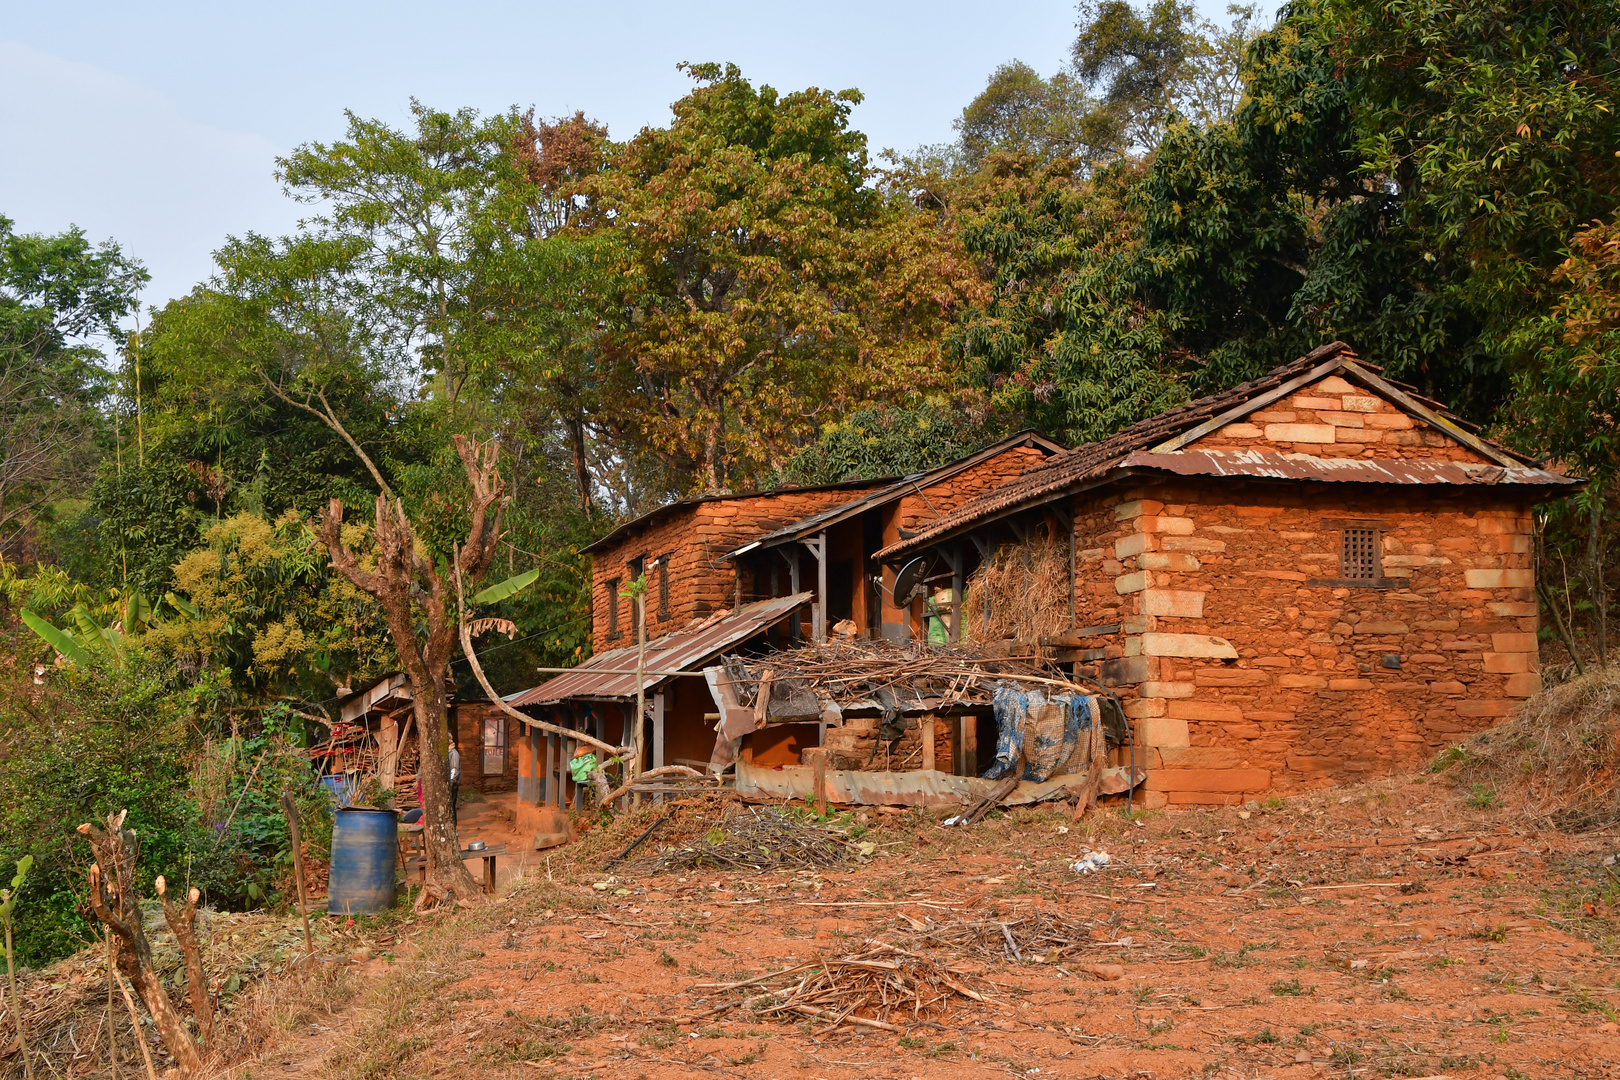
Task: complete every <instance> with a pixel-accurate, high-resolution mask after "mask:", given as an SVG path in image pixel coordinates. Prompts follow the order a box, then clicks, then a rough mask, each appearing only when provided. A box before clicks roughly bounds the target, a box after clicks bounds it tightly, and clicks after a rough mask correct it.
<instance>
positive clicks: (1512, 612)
mask: <svg viewBox="0 0 1620 1080" xmlns="http://www.w3.org/2000/svg"><path fill="white" fill-rule="evenodd" d="M1485 610H1486V611H1489V612H1490V613H1491V614H1492V615H1496V616H1499V617H1500V618H1504V619H1522V618H1525V617H1527V616H1528V617H1531V618H1534V617H1535V616H1536V615H1537V614H1538V613H1537V611H1536V605H1535V602H1534V601H1530V600H1504V601H1493V602H1491V603H1489V604H1486V605H1485Z"/></svg>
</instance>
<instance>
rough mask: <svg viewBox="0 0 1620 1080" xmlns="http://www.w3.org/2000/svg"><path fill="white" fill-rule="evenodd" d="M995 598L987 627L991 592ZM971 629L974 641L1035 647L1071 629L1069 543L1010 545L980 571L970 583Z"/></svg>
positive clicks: (1035, 540) (1039, 540) (1037, 539)
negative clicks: (1015, 642)
mask: <svg viewBox="0 0 1620 1080" xmlns="http://www.w3.org/2000/svg"><path fill="white" fill-rule="evenodd" d="M986 592H988V593H989V595H990V619H989V625H988V626H986V625H985V618H984V599H985V593H986ZM966 608H967V612H966V613H967V617H968V619H967V627H968V637H969V639H970V640H972V641H978V642H986V641H1005V640H1007V639H1009V638H1013V639H1016V640H1018V641H1020V642H1023V643H1024V644H1035V643H1037V642H1039V641H1040V639H1041V638H1043V637H1050V636H1053V635H1056V634H1061V633H1063V632H1064V631H1066V630H1067V629H1068V628H1069V543H1068V540H1067V539H1066V538H1054V537H1051V536H1034V537H1031V538H1030V540H1029V542H1028V543H1027V544H1004V545H1002V547H1000V548H999V549H997V551H996V553H995V554H994V555H993V556H991V558H990V561H989V562H987V563H985V564H984V565H983V566H981V567H979V569H978V570H976V571H974V573H973V576H972V577H971V578H969V579H968V585H967V604H966Z"/></svg>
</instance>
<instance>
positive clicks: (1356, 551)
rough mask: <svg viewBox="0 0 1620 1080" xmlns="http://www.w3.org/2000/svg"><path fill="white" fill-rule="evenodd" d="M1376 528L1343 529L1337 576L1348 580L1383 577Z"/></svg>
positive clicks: (1371, 579) (1374, 579)
mask: <svg viewBox="0 0 1620 1080" xmlns="http://www.w3.org/2000/svg"><path fill="white" fill-rule="evenodd" d="M1382 561H1383V560H1382V559H1380V558H1379V553H1378V530H1377V529H1345V530H1344V535H1343V539H1342V540H1341V541H1340V547H1339V576H1340V577H1342V578H1345V579H1346V580H1349V581H1376V580H1378V579H1379V578H1381V577H1383V574H1382V573H1381V572H1380V571H1381V569H1382Z"/></svg>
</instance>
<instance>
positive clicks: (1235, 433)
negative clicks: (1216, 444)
mask: <svg viewBox="0 0 1620 1080" xmlns="http://www.w3.org/2000/svg"><path fill="white" fill-rule="evenodd" d="M1210 437H1211V438H1213V439H1258V438H1259V437H1260V429H1259V428H1258V427H1256V426H1255V425H1254V424H1227V425H1226V426H1225V427H1223V428H1221V429H1220V430H1219V431H1217V432H1215V434H1213V435H1212V436H1210Z"/></svg>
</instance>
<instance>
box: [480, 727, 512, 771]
mask: <svg viewBox="0 0 1620 1080" xmlns="http://www.w3.org/2000/svg"><path fill="white" fill-rule="evenodd" d="M491 724H493V725H494V730H495V748H496V749H497V750H498V751H499V752H500V760H501V766H500V768H498V769H491V768H490V767H489V752H490V745H489V733H490V725H491ZM509 743H510V740H509V739H508V738H507V723H506V717H504V716H499V715H496V716H486V717H484V719H483V723H482V724H480V725H479V731H478V764H479V768H480V769H481V770H482V772H483V775H485V776H504V775H505V774H506V765H507V758H508V756H509V755H510V754H511V747H510V745H509Z"/></svg>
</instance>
